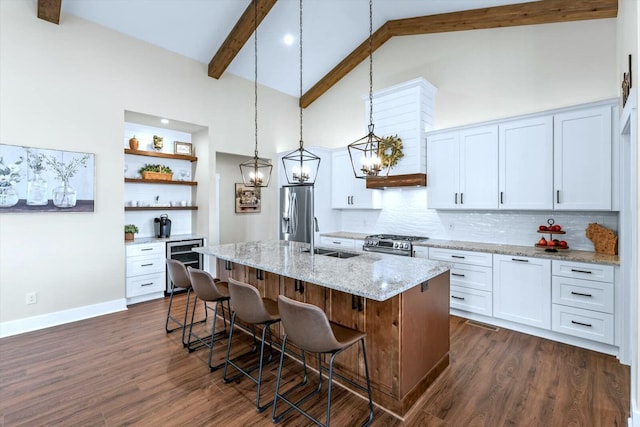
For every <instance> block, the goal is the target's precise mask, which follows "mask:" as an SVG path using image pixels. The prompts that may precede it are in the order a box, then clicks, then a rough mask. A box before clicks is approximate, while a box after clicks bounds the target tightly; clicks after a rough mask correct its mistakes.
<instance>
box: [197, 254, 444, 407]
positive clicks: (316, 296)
mask: <svg viewBox="0 0 640 427" xmlns="http://www.w3.org/2000/svg"><path fill="white" fill-rule="evenodd" d="M205 253H206V252H205ZM340 261H344V260H336V262H340ZM217 275H218V277H219V278H220V279H221V280H225V279H227V278H228V277H233V278H234V279H237V280H240V281H243V282H245V283H249V284H252V285H253V286H256V288H257V289H258V290H259V291H260V292H261V294H262V295H263V297H266V298H270V299H273V300H277V297H278V295H279V294H283V295H286V296H288V297H290V298H295V299H297V300H299V301H303V302H307V303H310V304H314V305H316V306H318V307H320V308H321V309H323V310H324V311H325V312H326V313H327V316H328V317H329V319H330V320H331V321H333V322H337V323H339V324H342V325H344V326H348V327H351V328H355V329H358V330H361V331H363V332H365V333H366V334H367V338H366V345H367V359H368V363H369V374H370V377H371V387H372V392H373V400H374V402H375V403H376V404H377V405H379V406H381V407H382V408H384V409H386V410H387V411H389V412H391V413H393V414H395V415H397V416H399V417H400V418H403V417H404V415H406V414H407V413H408V412H409V410H410V409H411V408H412V406H413V405H414V404H415V403H416V401H418V399H419V398H420V397H421V396H422V395H423V394H424V392H425V391H426V390H427V388H428V387H429V385H431V384H432V383H433V382H434V381H435V380H436V378H438V376H439V375H440V374H441V373H442V372H443V371H444V370H445V369H446V368H447V366H449V272H448V270H447V271H445V272H442V273H439V274H438V275H437V276H435V277H433V278H430V279H429V280H427V281H425V282H423V283H421V284H418V285H417V286H413V287H411V288H409V289H407V290H405V291H404V292H402V293H400V294H398V295H395V296H393V297H391V298H389V299H386V300H384V301H378V300H375V299H370V298H365V297H362V296H358V295H355V294H352V293H348V292H343V291H339V290H335V289H331V288H330V287H328V286H327V285H326V284H323V285H320V284H317V283H312V282H309V281H304V280H300V279H297V278H292V277H287V276H284V275H280V274H276V273H273V272H270V271H265V270H262V269H260V268H256V267H252V266H247V265H243V264H241V263H239V262H238V260H237V259H236V260H234V261H233V262H232V261H231V260H225V259H223V258H221V257H218V260H217ZM276 328H278V329H275V328H274V329H272V334H273V336H274V338H275V339H276V341H279V340H280V337H282V336H283V334H284V331H283V330H280V329H279V327H276ZM358 351H360V350H359V348H358V346H354V347H352V348H351V349H349V350H347V351H345V352H344V353H343V354H340V355H339V356H338V357H337V358H336V361H335V369H336V371H337V372H338V373H340V374H341V375H344V376H345V377H347V378H349V379H351V380H354V381H356V382H358V383H361V384H363V385H364V365H363V364H362V362H361V360H362V358H361V357H360V356H359V353H358ZM336 381H338V382H339V380H336ZM344 385H345V387H347V388H349V386H348V384H344Z"/></svg>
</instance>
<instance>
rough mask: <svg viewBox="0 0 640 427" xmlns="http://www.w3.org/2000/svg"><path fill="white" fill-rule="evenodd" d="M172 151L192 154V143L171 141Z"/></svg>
mask: <svg viewBox="0 0 640 427" xmlns="http://www.w3.org/2000/svg"><path fill="white" fill-rule="evenodd" d="M173 152H174V153H175V154H186V155H187V156H192V155H193V144H191V143H190V142H181V141H173Z"/></svg>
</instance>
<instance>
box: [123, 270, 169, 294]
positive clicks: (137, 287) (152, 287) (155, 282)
mask: <svg viewBox="0 0 640 427" xmlns="http://www.w3.org/2000/svg"><path fill="white" fill-rule="evenodd" d="M164 287H165V280H164V274H163V273H155V274H145V275H143V276H136V277H129V278H127V298H131V297H136V296H139V295H145V294H150V293H153V292H162V291H164Z"/></svg>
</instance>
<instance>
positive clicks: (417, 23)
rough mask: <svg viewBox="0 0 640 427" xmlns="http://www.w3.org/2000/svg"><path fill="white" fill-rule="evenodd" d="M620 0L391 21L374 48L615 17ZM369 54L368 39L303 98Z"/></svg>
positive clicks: (306, 99)
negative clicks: (422, 37)
mask: <svg viewBox="0 0 640 427" xmlns="http://www.w3.org/2000/svg"><path fill="white" fill-rule="evenodd" d="M617 15H618V0H540V1H534V2H529V3H520V4H513V5H507V6H497V7H488V8H483V9H474V10H466V11H462V12H452V13H443V14H438V15H429V16H421V17H416V18H407V19H396V20H392V21H387V22H386V23H385V24H384V25H383V26H382V27H380V29H378V31H376V32H375V33H374V34H373V51H375V50H376V49H378V48H379V47H380V46H382V45H383V44H384V43H385V42H386V41H387V40H389V39H390V38H391V37H394V36H410V35H419V34H434V33H443V32H451V31H465V30H478V29H488V28H499V27H512V26H518V25H537V24H550V23H557V22H567V21H580V20H587V19H603V18H615V17H616V16H617ZM368 55H369V43H368V40H365V41H364V42H362V43H361V44H360V46H358V47H357V48H356V49H355V50H354V51H353V52H351V53H350V54H349V55H348V56H347V57H346V58H344V59H343V60H342V61H340V63H339V64H338V65H336V66H335V67H334V68H333V69H332V70H331V71H329V73H327V74H326V75H325V76H324V77H323V78H322V79H320V81H318V83H316V84H315V85H314V86H313V87H312V88H311V89H309V90H308V91H307V92H305V93H304V94H303V95H302V97H301V98H300V101H299V102H300V107H302V108H306V107H308V106H309V105H311V103H313V101H315V100H316V99H318V98H319V97H320V96H322V95H323V94H324V93H325V92H326V91H328V90H329V89H330V88H331V87H332V86H333V85H335V84H336V83H337V82H338V81H340V80H341V79H342V78H343V77H344V76H346V75H347V74H348V73H350V72H351V71H352V70H353V69H354V68H355V67H356V66H358V64H360V63H361V62H362V61H364V60H365V59H366V58H367V57H368Z"/></svg>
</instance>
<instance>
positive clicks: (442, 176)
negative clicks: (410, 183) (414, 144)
mask: <svg viewBox="0 0 640 427" xmlns="http://www.w3.org/2000/svg"><path fill="white" fill-rule="evenodd" d="M459 140H460V135H459V132H458V131H452V132H447V133H441V134H437V135H432V136H429V137H428V138H427V171H428V174H429V175H428V181H427V182H428V184H427V207H429V208H432V209H457V207H458V204H457V201H456V199H455V197H456V196H455V194H456V193H458V192H459V187H460V160H459V148H460V145H459Z"/></svg>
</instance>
